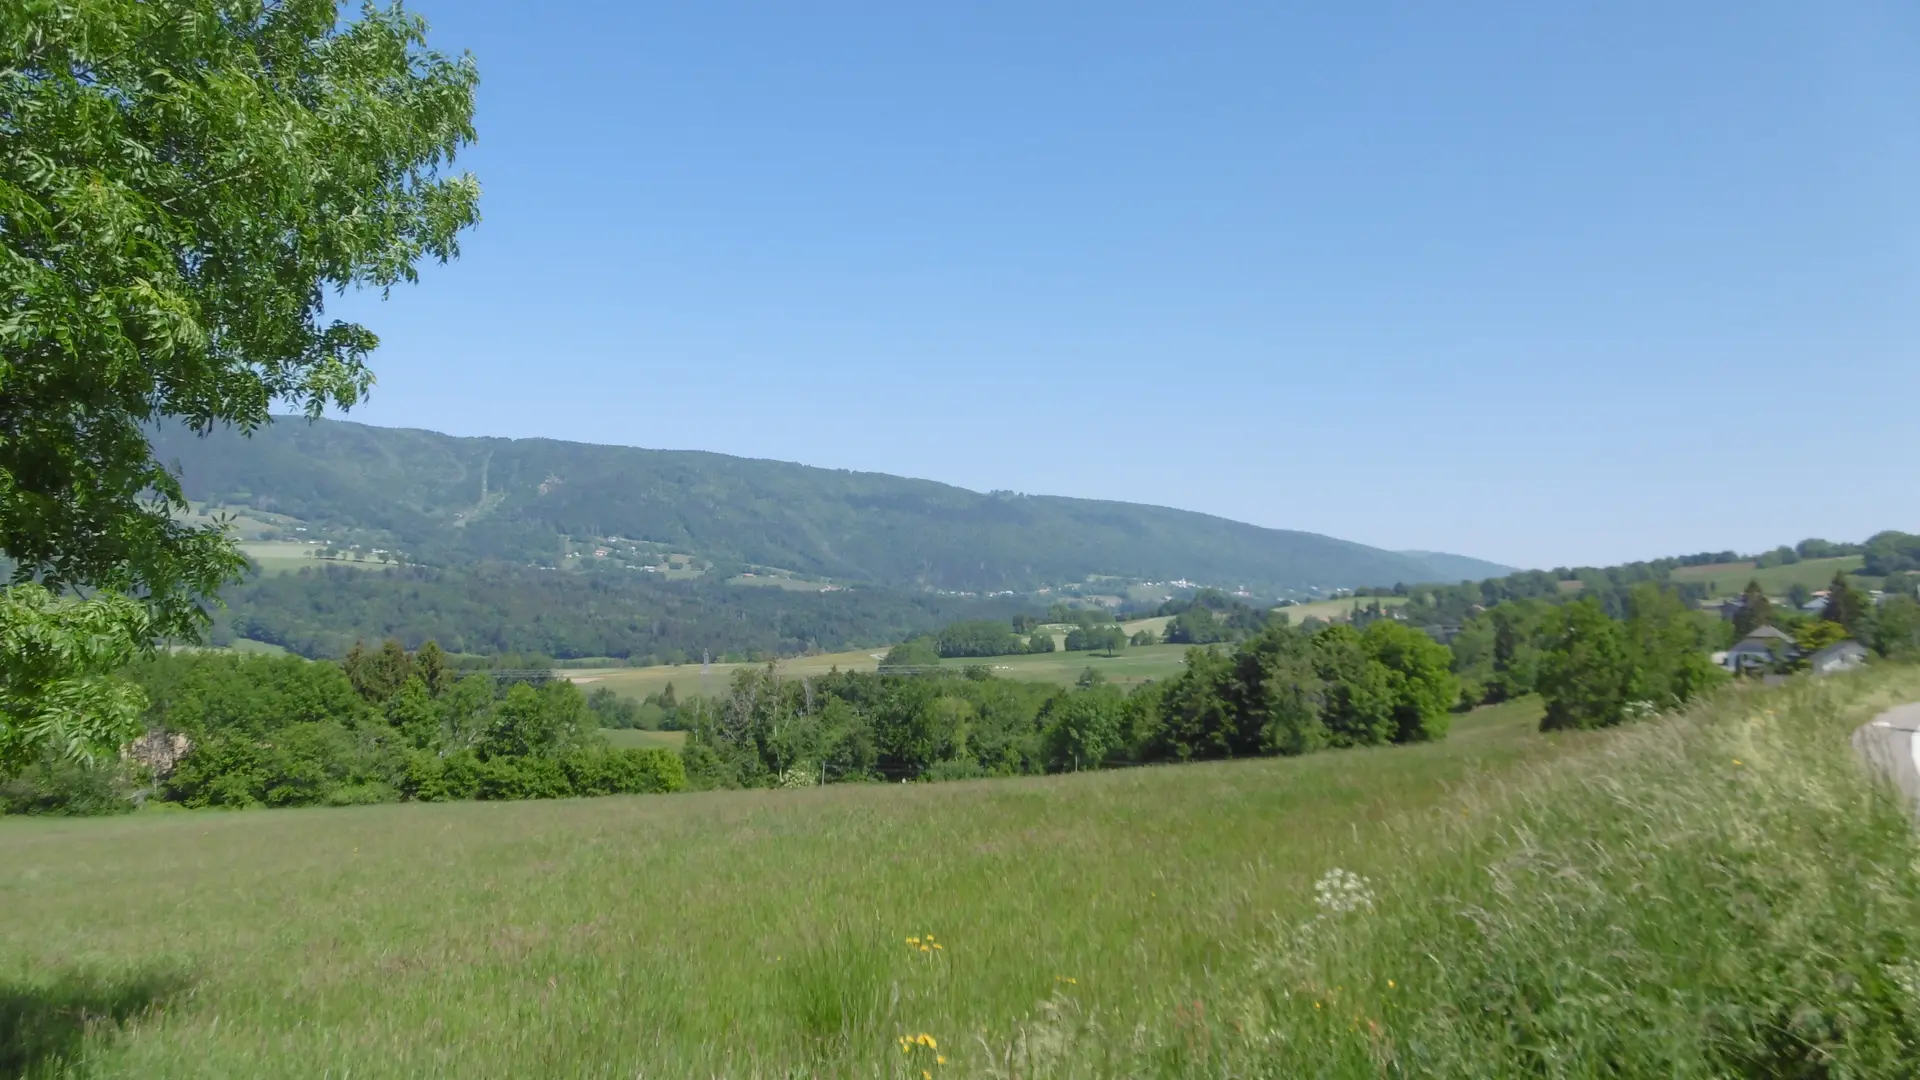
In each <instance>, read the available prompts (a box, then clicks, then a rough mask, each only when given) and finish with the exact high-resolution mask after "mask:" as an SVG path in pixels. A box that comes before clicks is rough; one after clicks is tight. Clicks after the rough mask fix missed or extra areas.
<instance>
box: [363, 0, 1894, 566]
mask: <svg viewBox="0 0 1920 1080" xmlns="http://www.w3.org/2000/svg"><path fill="white" fill-rule="evenodd" d="M409 6H410V7H412V8H415V9H416V10H419V11H420V12H421V13H423V14H424V15H426V17H427V18H428V19H429V20H430V22H431V23H432V24H433V32H432V40H433V41H434V43H435V45H436V46H437V47H440V48H443V49H458V48H466V49H470V50H471V51H472V52H473V53H474V55H475V57H476V58H477V60H478V62H479V65H480V69H481V73H482V78H483V85H482V88H481V97H480V105H479V112H478V116H477V124H478V127H479V130H480V142H479V144H478V146H477V147H475V148H474V149H473V150H472V151H471V152H470V153H468V154H465V155H463V156H462V159H461V165H462V166H463V167H467V168H471V169H472V170H473V171H474V172H475V173H476V174H477V175H478V176H479V178H480V179H481V181H482V183H483V185H484V186H485V191H486V194H485V196H484V198H483V201H482V211H483V214H484V215H485V220H484V221H483V223H482V224H481V226H480V227H479V228H478V229H477V230H475V231H474V232H473V233H472V234H471V235H470V236H468V237H466V238H465V240H464V244H463V246H464V255H463V257H462V258H461V260H460V261H458V262H456V263H454V264H452V265H451V266H449V267H447V268H444V269H435V270H433V271H432V272H430V273H428V274H427V275H426V276H425V277H424V279H423V281H422V283H421V285H420V286H419V287H417V288H411V289H405V290H401V291H399V292H397V293H396V294H395V297H394V302H392V303H388V304H384V305H383V304H378V303H377V302H376V301H375V300H374V299H373V298H371V297H367V296H364V295H356V296H350V297H347V298H346V299H345V300H343V301H341V302H340V303H339V304H338V305H337V306H338V307H339V308H341V309H342V310H343V311H345V312H348V313H350V314H352V315H353V316H355V317H360V318H363V319H365V320H366V321H367V323H368V325H369V326H370V327H371V328H373V329H374V330H375V331H376V332H378V333H380V334H381V335H382V337H383V345H382V347H381V349H380V350H379V351H378V352H377V353H376V354H375V355H374V357H373V367H374V369H375V371H376V372H377V373H378V375H379V379H380V383H379V386H378V387H377V388H376V390H375V393H374V396H373V398H372V399H371V401H369V402H368V403H367V404H365V405H363V406H362V407H360V408H358V409H356V410H354V411H353V413H352V414H351V415H350V416H349V417H348V418H350V419H353V420H357V421H361V422H366V423H376V424H386V425H396V426H411V427H423V428H430V429H434V430H439V431H445V432H449V433H452V434H460V435H499V436H515V437H525V436H543V437H549V438H562V439H574V440H580V441H589V442H601V443H619V444H626V445H636V446H646V447H657V448H684V449H703V450H713V451H717V452H722V453H729V454H738V455H743V456H749V457H765V458H776V459H781V460H788V461H799V462H803V463H806V464H810V465H820V466H826V467H835V468H853V469H861V470H867V471H876V472H887V473H895V474H900V475H906V476H916V477H925V478H929V479H934V480H940V481H943V482H947V483H953V484H959V485H961V486H965V487H969V488H973V489H976V490H989V489H996V488H1009V489H1015V490H1020V491H1028V492H1034V493H1045V494H1060V495H1074V496H1082V497H1088V498H1108V499H1122V500H1127V501H1134V502H1146V503H1156V504H1162V505H1168V506H1175V507H1180V508H1184V509H1191V510H1199V511H1203V512H1206V513H1212V514H1218V515H1222V516H1225V517H1230V518H1235V519H1239V520H1244V521H1250V522H1253V523H1256V524H1260V525H1267V526H1272V527H1277V528H1290V529H1305V530H1310V531H1314V532H1320V533H1325V534H1328V535H1332V536H1337V537H1341V538H1344V539H1351V540H1356V541H1360V542H1363V543H1367V544H1372V545H1375V546H1378V547H1383V548H1389V549H1396V550H1401V549H1420V550H1432V551H1451V552H1458V553H1461V554H1466V555H1472V556H1476V557H1480V558H1486V559H1492V560H1495V561H1499V562H1503V563H1510V564H1513V565H1519V566H1554V565H1566V564H1606V563H1614V562H1619V561H1623V560H1627V559H1634V558H1644V557H1653V556H1659V555H1666V554H1675V553H1679V552H1688V551H1698V550H1709V549H1710V550H1718V549H1723V548H1736V549H1742V550H1755V549H1760V548H1764V547H1771V546H1773V545H1775V544H1778V543H1782V542H1792V541H1794V540H1798V539H1800V538H1802V537H1805V536H1808V535H1821V536H1827V537H1830V538H1834V539H1860V538H1862V537H1864V536H1865V535H1867V534H1869V533H1871V532H1874V531H1877V530H1880V529H1885V528H1904V529H1909V530H1911V529H1915V528H1920V520H1916V519H1915V518H1914V517H1913V514H1914V509H1913V508H1914V506H1915V505H1916V496H1920V470H1916V469H1915V467H1914V466H1915V464H1916V462H1915V455H1914V453H1913V439H1912V435H1911V434H1910V432H1911V430H1912V421H1911V416H1912V413H1913V410H1914V407H1915V402H1917V401H1920V363H1916V362H1915V361H1916V357H1915V356H1914V344H1913V343H1914V342H1916V341H1920V333H1917V331H1920V305H1916V304H1915V303H1914V302H1913V301H1914V299H1915V296H1916V288H1915V286H1916V284H1917V283H1920V275H1917V274H1916V261H1917V260H1916V253H1920V214H1917V213H1916V209H1915V208H1916V200H1915V198H1914V196H1913V193H1914V192H1915V191H1916V190H1920V70H1917V69H1916V68H1915V67H1914V65H1912V64H1911V63H1910V62H1909V61H1910V57H1911V56H1912V55H1914V51H1915V49H1914V47H1915V45H1916V44H1920V12H1916V11H1915V10H1913V9H1911V8H1908V7H1903V6H1900V5H1895V4H1891V3H1871V2H1868V3H1836V4H1826V5H1817V6H1800V5H1788V4H1760V5H1753V4H1738V5H1736V4H1732V3H1720V4H1702V5H1689V6H1687V7H1685V8H1683V9H1672V10H1659V11H1655V10H1653V9H1638V10H1632V9H1611V10H1583V11H1575V10H1533V9H1527V8H1521V7H1500V6H1495V5H1484V4H1475V5H1467V6H1456V7H1450V8H1448V9H1446V10H1444V11H1443V10H1440V9H1433V10H1419V9H1414V8H1410V7H1409V8H1399V9H1387V8H1378V9H1373V10H1367V11H1362V10H1358V9H1354V8H1352V7H1351V6H1349V5H1332V4H1322V5H1316V6H1314V7H1311V8H1306V9H1296V10H1291V11H1287V12H1271V11H1268V12H1256V11H1249V10H1245V9H1244V7H1243V6H1240V5H1225V4H1211V5H1199V6H1196V5H1178V6H1175V5H1171V4H1162V5H1155V6H1150V7H1140V8H1134V9H1129V10H1127V11H1124V12H1104V13H1102V14H1101V16H1100V17H1099V18H1098V19H1090V18H1087V17H1085V16H1084V15H1083V14H1082V13H1081V12H1079V11H1077V10H1075V9H1071V8H1068V7H1067V6H1065V5H1054V4H1043V5H1019V6H1015V5H1005V4H988V5H969V6H967V7H966V8H965V9H964V10H938V11H932V10H914V11H911V12H909V11H904V10H901V9H896V8H883V7H881V6H879V5H854V4H829V5H823V6H818V7H814V8H810V9H809V11H808V12H807V13H806V14H805V15H804V16H803V15H801V14H800V13H797V12H795V11H791V10H783V11H781V12H777V13H768V12H767V11H765V10H762V9H746V8H738V7H734V6H732V5H724V4H723V5H713V6H706V7H701V8H698V9H685V10H671V9H646V8H630V7H629V6H626V5H617V4H612V3H595V4H582V5H570V6H569V8H568V10H566V11H564V12H563V11H549V10H542V11H541V12H540V13H539V14H538V16H537V17H535V16H529V15H528V14H527V9H525V8H524V7H522V6H519V5H507V4H505V3H501V2H498V0H466V2H463V3H454V2H452V0H417V2H416V3H412V4H410V5H409Z"/></svg>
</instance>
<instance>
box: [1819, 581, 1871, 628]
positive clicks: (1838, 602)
mask: <svg viewBox="0 0 1920 1080" xmlns="http://www.w3.org/2000/svg"><path fill="white" fill-rule="evenodd" d="M1871 610H1872V602H1871V601H1869V600H1868V599H1867V595H1866V594H1865V593H1863V592H1861V591H1860V590H1859V589H1857V588H1855V587H1854V585H1853V582H1852V581H1851V580H1849V579H1848V577H1847V573H1846V571H1844V570H1842V571H1840V572H1838V573H1836V574H1834V575H1833V583H1832V584H1831V585H1828V586H1827V606H1826V609H1825V610H1824V611H1822V612H1821V613H1820V617H1821V618H1822V619H1825V620H1826V621H1828V622H1831V623H1839V624H1840V625H1841V626H1844V627H1846V628H1847V633H1848V634H1849V635H1850V636H1852V637H1865V636H1867V634H1866V631H1867V629H1868V627H1867V618H1868V615H1869V613H1870V612H1871Z"/></svg>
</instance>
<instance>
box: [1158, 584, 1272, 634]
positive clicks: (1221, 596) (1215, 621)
mask: <svg viewBox="0 0 1920 1080" xmlns="http://www.w3.org/2000/svg"><path fill="white" fill-rule="evenodd" d="M1154 614H1155V615H1157V616H1167V615H1171V616H1172V617H1173V620H1172V621H1171V622H1169V623H1167V628H1166V630H1165V631H1164V632H1163V640H1165V641H1166V643H1167V644H1169V645H1211V644H1214V643H1215V642H1222V641H1240V640H1243V639H1245V638H1247V637H1248V636H1250V635H1253V634H1257V633H1259V632H1260V630H1261V628H1262V627H1264V626H1266V624H1267V619H1268V617H1269V616H1268V614H1267V612H1265V611H1263V610H1260V609H1257V608H1254V607H1251V606H1249V605H1247V604H1244V603H1241V602H1240V601H1238V600H1235V599H1234V598H1233V597H1231V596H1228V595H1227V594H1226V593H1223V592H1221V591H1220V590H1219V589H1201V590H1199V591H1198V592H1196V593H1194V595H1193V596H1192V597H1190V598H1188V599H1184V600H1169V601H1167V602H1166V603H1164V604H1161V605H1160V607H1159V608H1158V609H1157V610H1156V611H1155V612H1154Z"/></svg>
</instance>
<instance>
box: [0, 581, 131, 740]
mask: <svg viewBox="0 0 1920 1080" xmlns="http://www.w3.org/2000/svg"><path fill="white" fill-rule="evenodd" d="M145 621H146V620H145V613H144V612H142V611H141V610H140V608H139V606H138V605H136V604H134V603H133V602H132V601H130V600H126V599H124V598H121V597H117V596H113V595H107V596H102V597H99V598H96V599H94V600H92V601H83V600H79V599H76V598H73V597H60V596H55V595H54V594H53V593H52V592H50V591H48V590H47V589H45V588H42V587H41V586H39V585H35V584H31V583H29V584H24V585H15V586H13V587H12V588H8V589H0V657H4V658H5V673H4V674H5V677H4V678H0V777H4V776H8V775H11V774H13V773H15V772H17V771H19V770H20V769H22V768H24V767H26V766H27V765H28V764H29V763H31V762H32V761H34V760H35V759H36V758H38V757H39V756H41V755H42V754H51V755H52V756H53V757H55V758H57V759H64V760H66V761H69V762H74V763H90V762H92V761H94V760H95V759H97V758H100V757H104V756H107V755H111V754H112V753H114V752H115V751H116V750H117V749H118V748H119V746H120V744H121V743H123V742H125V741H127V740H128V739H130V738H132V737H134V736H135V735H138V734H139V732H140V723H139V719H140V710H141V709H142V708H144V707H145V704H146V702H145V700H144V699H143V697H142V695H141V693H140V691H139V690H138V689H137V688H135V687H133V686H130V685H128V684H127V683H125V682H123V681H121V680H120V679H118V678H115V673H117V672H118V671H119V670H120V669H121V668H123V667H124V666H125V665H126V664H127V663H128V662H129V661H130V660H132V658H133V656H134V655H135V653H136V652H137V651H138V650H140V649H141V648H143V647H144V646H145V644H146V635H145V633H144V629H145Z"/></svg>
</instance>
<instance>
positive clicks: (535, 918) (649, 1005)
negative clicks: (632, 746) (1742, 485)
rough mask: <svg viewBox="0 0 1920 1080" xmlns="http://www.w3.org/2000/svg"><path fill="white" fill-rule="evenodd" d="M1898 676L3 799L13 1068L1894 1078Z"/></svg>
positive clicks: (1908, 954) (1917, 1034)
mask: <svg viewBox="0 0 1920 1080" xmlns="http://www.w3.org/2000/svg"><path fill="white" fill-rule="evenodd" d="M1915 697H1920V675H1916V673H1915V672H1914V671H1912V670H1907V669H1889V670H1884V671H1878V672H1871V673H1867V674H1864V675H1861V676H1858V677H1852V678H1846V679H1835V680H1831V681H1828V682H1825V683H1821V684H1817V685H1796V686H1793V687H1790V688H1787V689H1784V690H1779V691H1751V692H1730V693H1728V694H1726V695H1725V696H1723V697H1720V698H1717V699H1715V700H1713V701H1711V702H1709V703H1707V704H1705V705H1703V706H1702V707H1700V708H1698V709H1696V710H1694V711H1693V712H1690V713H1688V714H1687V715H1685V716H1681V717H1672V718H1663V719H1661V720H1658V721H1655V722H1650V723H1647V724H1643V725H1639V726H1636V727H1633V728H1629V729H1623V730H1618V731H1614V732H1609V733H1604V734H1599V735H1590V734H1583V735H1575V736H1543V735H1540V734H1538V733H1537V732H1535V731H1534V730H1533V726H1534V724H1535V723H1536V722H1537V719H1538V715H1539V714H1538V710H1537V708H1535V707H1532V706H1530V705H1526V704H1522V705H1516V706H1507V707H1502V708H1500V709H1495V710H1491V711H1487V712H1483V713H1481V714H1478V715H1476V716H1474V717H1471V718H1468V719H1467V720H1466V721H1464V722H1463V723H1461V724H1460V725H1458V726H1457V727H1456V729H1455V733H1454V736H1453V737H1451V738H1449V739H1448V740H1447V741H1445V742H1443V743H1439V744H1434V745H1430V746H1419V747H1410V748H1395V749H1388V750H1378V751H1356V752H1350V753H1329V754H1321V755H1314V756H1311V757H1308V758H1303V759H1296V760H1290V761H1258V762H1246V763H1233V764H1221V765H1205V766H1184V767H1172V768H1157V769H1139V770H1130V771H1127V772H1124V773H1115V774H1093V775H1085V776H1077V777H1063V778H1047V779H1032V780H1017V781H987V782H977V783H962V784H942V785H906V786H903V785H880V786H874V787H869V788H861V787H847V788H839V789H825V790H815V791H802V792H727V793H713V794H706V795H691V796H670V797H640V798H615V799H599V800H581V801H573V802H555V803H546V804H484V805H464V806H459V805H435V806H381V807H366V808H350V809H342V810H310V811H271V812H255V813H233V814H200V813H178V814H173V815H156V816H144V815H136V816H134V817H132V818H128V819H121V820H117V821H79V822H74V821H64V822H48V821H39V822H17V823H16V822H8V823H0V911H3V912H4V913H5V918H4V919H0V1077H11V1076H36V1077H38V1076H352V1077H402V1076H405V1077H412V1076H460V1077H522V1076H566V1077H573V1076H583V1077H602V1076H604V1077H635V1076H648V1077H669V1076H670V1077H682V1076H685V1077H700V1076H707V1077H720V1076H726V1077H802V1076H806V1077H812V1076H845V1077H908V1078H917V1077H920V1076H921V1075H922V1073H923V1072H925V1073H926V1074H928V1075H931V1076H938V1077H966V1076H1005V1077H1014V1076H1018V1077H1025V1078H1034V1080H1038V1078H1043V1077H1094V1076H1142V1077H1220V1078H1225V1077H1294V1076H1307V1077H1380V1076H1409V1077H1411V1076H1445V1077H1454V1076H1460V1077H1504V1076H1527V1077H1586V1076H1609V1077H1625V1076H1663V1077H1691V1076H1701V1077H1706V1076H1833V1077H1878V1076H1900V1075H1911V1074H1912V1069H1911V1067H1910V1066H1908V1065H1907V1064H1906V1062H1907V1061H1909V1060H1912V1054H1913V1052H1914V1049H1915V1047H1916V1046H1917V1045H1920V1027H1917V1026H1916V1018H1917V1017H1920V998H1916V996H1915V995H1916V991H1920V952H1916V950H1915V945H1916V944H1920V874H1917V873H1916V869H1915V860H1916V856H1920V847H1916V845H1915V843H1914V840H1913V835H1912V828H1911V825H1910V823H1909V820H1908V818H1907V817H1906V811H1905V809H1904V808H1903V807H1902V806H1901V805H1899V803H1898V802H1897V800H1896V799H1895V798H1894V797H1892V796H1891V795H1889V794H1888V793H1886V792H1885V791H1882V790H1880V789H1879V788H1877V787H1876V786H1875V785H1874V784H1873V783H1871V782H1869V781H1868V780H1867V779H1866V777H1865V776H1864V774H1863V772H1862V770H1861V767H1860V766H1859V765H1858V764H1857V763H1856V762H1855V761H1854V760H1853V759H1852V757H1851V756H1850V753H1851V752H1850V750H1849V748H1848V746H1847V742H1846V734H1847V733H1848V731H1849V730H1851V728H1852V727H1853V726H1854V725H1856V724H1858V723H1860V722H1863V721H1864V720H1866V719H1867V718H1869V717H1870V716H1871V715H1872V714H1873V713H1874V712H1876V711H1877V710H1878V709H1880V708H1882V707H1884V706H1885V705H1888V704H1891V703H1893V702H1895V701H1897V700H1906V699H1912V698H1915ZM1335 871H1339V873H1337V874H1336V873H1335ZM930 936H931V939H932V940H931V942H930V941H929V937H930ZM910 939H912V940H910ZM934 944H938V946H939V948H934V947H932V946H933V945H934ZM922 1036H925V1038H924V1039H923V1038H922ZM943 1059H944V1060H943Z"/></svg>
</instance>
